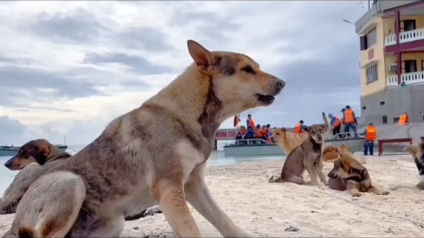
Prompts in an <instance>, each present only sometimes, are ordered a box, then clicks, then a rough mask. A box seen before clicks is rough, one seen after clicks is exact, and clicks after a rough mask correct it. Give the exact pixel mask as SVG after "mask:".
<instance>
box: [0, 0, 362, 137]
mask: <svg viewBox="0 0 424 238" xmlns="http://www.w3.org/2000/svg"><path fill="white" fill-rule="evenodd" d="M363 13H364V10H363V9H362V7H361V6H360V5H358V4H357V3H356V2H349V1H345V2H331V1H322V2H302V1H297V2H296V1H294V2H293V1H275V2H261V1H259V2H254V1H252V2H242V1H230V2H219V1H204V2H191V1H187V2H181V1H180V2H158V1H156V2H137V1H135V2H131V1H130V2H122V1H118V2H107V4H104V3H101V2H96V1H87V2H83V1H74V2H51V1H46V2H42V1H34V2H20V1H16V2H1V3H0V21H1V22H2V24H1V25H0V35H1V36H2V37H1V38H0V81H1V83H2V87H0V131H2V133H1V135H2V136H1V137H0V143H12V142H13V141H16V142H13V143H23V142H25V140H29V139H33V138H34V137H44V138H48V139H50V140H52V141H54V142H61V141H62V139H63V137H65V136H66V138H67V142H68V143H69V144H84V143H88V142H90V141H92V140H93V139H94V138H95V137H96V136H98V135H99V134H100V132H101V131H102V130H103V128H104V127H105V126H106V125H107V123H108V122H110V121H111V120H112V119H113V118H115V117H117V116H118V115H120V114H122V113H125V112H127V111H129V110H131V109H133V108H135V107H138V106H139V105H141V103H143V102H144V101H145V100H147V99H148V98H149V97H151V96H152V95H154V94H155V93H156V92H158V91H159V90H160V89H161V88H163V87H164V86H166V85H167V84H169V83H170V82H171V81H172V80H173V79H174V78H175V77H176V76H177V75H178V74H179V73H180V72H182V71H183V70H184V68H185V67H187V66H188V65H189V64H190V63H191V61H192V60H191V58H190V57H189V54H188V52H187V49H186V40H187V39H195V40H197V41H199V42H201V43H202V44H203V45H204V46H206V47H207V48H209V49H210V50H228V51H235V52H242V53H245V54H247V55H249V56H251V57H252V58H254V59H255V60H256V61H258V62H259V63H260V65H261V68H262V69H263V70H265V71H268V72H270V73H273V74H275V75H277V76H278V77H280V78H282V79H284V80H286V81H287V87H286V89H285V90H284V91H283V94H282V95H281V96H280V97H278V98H277V100H276V102H275V103H274V104H273V105H271V106H270V107H267V108H258V109H255V110H251V111H250V112H246V113H245V114H243V115H242V116H243V119H244V116H245V115H247V113H252V114H253V117H254V119H255V121H256V122H257V123H260V124H267V123H270V124H272V125H273V126H291V125H294V124H295V123H296V122H297V121H298V120H300V119H303V120H304V121H305V122H306V123H307V124H310V123H315V122H320V120H321V119H320V113H321V112H322V111H325V112H327V113H329V112H331V113H339V111H340V109H341V107H344V106H345V105H347V104H349V105H350V106H352V107H353V108H354V109H356V111H357V112H358V113H359V112H360V110H359V91H360V89H359V88H360V84H359V69H358V62H359V54H358V48H359V46H358V39H357V36H356V34H355V31H354V26H353V25H348V24H346V23H345V22H343V21H342V20H343V19H348V20H350V21H355V19H357V18H359V17H360V16H361V14H363ZM231 126H232V121H231V119H229V120H228V121H226V122H224V124H223V125H222V127H231ZM4 128H6V129H7V130H6V129H4Z"/></svg>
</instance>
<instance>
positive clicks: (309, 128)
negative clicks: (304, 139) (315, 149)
mask: <svg viewBox="0 0 424 238" xmlns="http://www.w3.org/2000/svg"><path fill="white" fill-rule="evenodd" d="M303 130H304V131H306V132H310V131H311V127H310V126H308V127H306V128H305V129H303Z"/></svg>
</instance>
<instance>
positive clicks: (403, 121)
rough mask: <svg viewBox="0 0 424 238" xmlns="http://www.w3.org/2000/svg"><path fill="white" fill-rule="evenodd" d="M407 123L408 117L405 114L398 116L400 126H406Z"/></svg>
mask: <svg viewBox="0 0 424 238" xmlns="http://www.w3.org/2000/svg"><path fill="white" fill-rule="evenodd" d="M408 123H409V116H408V115H407V114H403V115H401V116H400V118H399V123H398V124H399V125H400V126H404V125H407V124H408Z"/></svg>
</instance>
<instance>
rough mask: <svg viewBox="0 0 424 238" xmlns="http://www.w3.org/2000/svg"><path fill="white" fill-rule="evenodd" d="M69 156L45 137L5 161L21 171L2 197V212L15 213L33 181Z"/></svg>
mask: <svg viewBox="0 0 424 238" xmlns="http://www.w3.org/2000/svg"><path fill="white" fill-rule="evenodd" d="M69 157H71V155H70V154H68V153H66V152H65V151H63V150H60V149H58V148H56V147H55V146H54V145H52V144H51V143H50V142H48V141H47V140H45V139H37V140H32V141H29V142H27V143H25V144H24V145H23V146H22V147H21V148H20V149H19V151H18V153H17V155H16V156H14V157H12V158H11V159H10V160H8V161H7V162H6V163H5V166H6V167H7V168H9V169H10V170H21V171H19V173H18V174H17V175H16V176H15V178H14V179H13V181H12V183H11V184H10V185H9V187H8V188H7V189H6V190H5V191H4V193H3V197H2V198H1V199H0V214H11V213H15V212H16V208H17V206H18V204H19V201H20V200H21V199H22V197H23V195H24V194H25V192H26V190H27V189H28V187H29V186H30V185H31V183H32V182H34V181H35V180H36V179H37V178H38V177H40V176H41V175H42V174H44V173H45V172H47V171H48V168H52V167H54V166H56V165H58V164H60V163H62V162H63V161H64V160H66V159H68V158H69ZM41 165H43V166H41Z"/></svg>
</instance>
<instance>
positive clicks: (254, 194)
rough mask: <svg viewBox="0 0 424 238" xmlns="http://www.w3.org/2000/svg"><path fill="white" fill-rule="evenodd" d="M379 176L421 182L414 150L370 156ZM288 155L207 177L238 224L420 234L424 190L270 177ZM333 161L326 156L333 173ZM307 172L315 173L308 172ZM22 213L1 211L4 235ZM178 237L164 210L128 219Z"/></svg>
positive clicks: (266, 230)
mask: <svg viewBox="0 0 424 238" xmlns="http://www.w3.org/2000/svg"><path fill="white" fill-rule="evenodd" d="M367 158H368V160H367V163H366V164H365V166H366V167H367V169H368V171H369V173H370V176H371V179H372V181H373V184H374V185H375V186H376V187H379V188H382V189H385V190H387V189H388V187H389V186H392V185H395V184H399V183H402V184H410V185H414V184H415V183H416V182H417V181H418V179H419V176H418V172H417V170H416V167H415V164H414V163H413V161H412V158H410V155H395V156H381V157H377V156H373V157H370V156H369V157H367ZM282 164H283V160H281V161H278V160H261V161H250V162H241V163H237V164H233V165H230V166H213V167H208V168H207V172H206V178H205V179H206V182H207V184H208V186H209V188H210V190H211V193H212V195H213V197H214V198H215V199H216V200H217V202H218V203H219V204H220V206H221V207H222V208H223V210H224V211H226V213H227V214H228V215H229V216H230V217H231V219H232V220H233V221H234V223H235V224H236V225H238V226H239V227H240V228H242V229H244V230H246V231H248V232H249V233H251V234H252V235H253V236H261V237H318V236H326V237H331V236H333V237H336V236H346V237H347V236H350V237H372V236H380V237H381V236H385V237H399V236H402V237H417V236H421V235H422V234H423V233H424V210H423V209H415V208H414V206H423V205H424V200H423V199H422V197H423V195H424V192H423V191H419V190H414V189H399V190H397V191H390V193H391V194H390V195H388V196H377V195H374V194H369V193H367V194H364V195H363V196H362V197H360V198H352V197H351V196H350V195H349V194H348V193H347V192H338V191H332V190H329V189H328V187H325V186H324V185H321V186H320V187H316V186H305V185H303V186H300V185H296V184H291V183H284V184H278V183H277V184H275V183H268V181H267V176H268V175H269V174H278V173H279V172H280V170H281V167H282ZM331 167H332V165H331V164H326V165H325V167H324V173H328V171H329V170H330V168H331ZM305 177H306V180H308V179H309V176H307V175H306V176H305ZM191 210H192V214H193V216H194V218H195V220H196V222H197V224H198V226H199V228H200V231H201V234H202V236H204V237H222V236H221V235H220V234H219V232H218V231H217V230H216V229H215V228H214V227H213V226H212V225H211V224H210V223H209V222H207V221H206V220H205V219H204V218H203V217H202V216H200V215H199V214H198V213H197V211H195V210H194V209H193V208H191ZM13 216H14V215H0V235H1V236H2V235H3V234H4V233H5V232H6V230H7V229H9V227H10V225H11V223H12V220H13ZM146 236H149V237H158V236H159V237H165V236H166V237H173V236H175V235H174V234H173V232H172V229H171V228H170V227H169V225H168V223H167V222H166V219H165V217H164V215H163V214H157V215H155V216H148V217H145V218H141V219H139V220H137V221H130V222H126V223H125V226H124V231H123V232H122V234H121V237H146Z"/></svg>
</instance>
